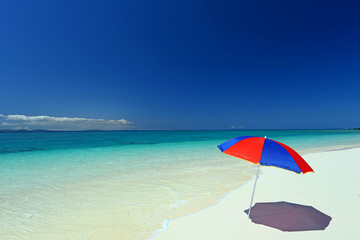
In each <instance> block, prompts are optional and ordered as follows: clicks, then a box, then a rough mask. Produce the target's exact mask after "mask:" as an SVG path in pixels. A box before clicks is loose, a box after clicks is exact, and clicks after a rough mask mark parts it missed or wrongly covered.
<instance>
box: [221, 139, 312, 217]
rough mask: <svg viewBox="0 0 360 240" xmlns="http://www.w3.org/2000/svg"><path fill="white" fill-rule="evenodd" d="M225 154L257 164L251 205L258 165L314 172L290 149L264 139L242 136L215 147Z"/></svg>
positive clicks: (300, 171) (298, 171)
mask: <svg viewBox="0 0 360 240" xmlns="http://www.w3.org/2000/svg"><path fill="white" fill-rule="evenodd" d="M217 147H218V148H219V149H220V151H222V152H223V153H225V154H228V155H231V156H234V157H237V158H241V159H244V160H246V161H249V162H252V163H255V164H259V165H258V170H257V174H256V178H255V185H254V190H253V195H252V197H251V203H250V209H249V214H248V215H249V217H250V211H251V205H252V201H253V197H254V192H255V187H256V181H257V178H258V174H259V168H260V165H263V166H274V167H279V168H283V169H286V170H290V171H293V172H296V173H298V174H300V173H307V172H314V171H313V169H312V168H311V167H310V166H309V164H307V163H306V161H305V160H304V159H303V158H302V157H301V156H300V155H299V154H298V153H297V152H296V151H295V150H293V149H292V148H290V147H288V146H286V145H285V144H283V143H280V142H278V141H275V140H271V139H268V138H266V137H252V136H242V137H236V138H233V139H231V140H229V141H226V142H224V143H222V144H220V145H219V146H217Z"/></svg>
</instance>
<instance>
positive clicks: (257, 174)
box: [248, 163, 260, 218]
mask: <svg viewBox="0 0 360 240" xmlns="http://www.w3.org/2000/svg"><path fill="white" fill-rule="evenodd" d="M259 169H260V163H259V166H258V169H257V172H256V177H255V184H254V190H253V193H252V196H251V202H250V208H249V214H248V218H250V212H251V206H252V202H253V199H254V194H255V188H256V182H257V179H258V176H259Z"/></svg>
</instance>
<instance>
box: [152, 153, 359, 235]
mask: <svg viewBox="0 0 360 240" xmlns="http://www.w3.org/2000/svg"><path fill="white" fill-rule="evenodd" d="M303 158H304V159H305V160H306V161H307V162H308V163H309V165H310V166H311V167H312V168H313V169H314V171H315V173H307V174H300V175H298V174H296V173H294V172H290V171H285V170H283V169H279V168H275V167H261V168H260V170H261V173H262V174H261V175H260V177H259V179H258V182H257V187H256V192H255V198H254V204H255V203H257V202H278V201H287V202H291V203H296V204H301V205H309V206H313V207H314V208H316V209H318V210H319V211H321V212H323V213H325V214H327V215H329V216H330V217H332V220H331V221H330V224H329V226H328V227H327V228H326V229H325V230H319V231H303V232H282V231H280V230H277V229H274V228H270V227H267V226H264V225H260V224H255V223H253V222H251V221H250V220H249V219H248V218H247V215H246V214H245V213H244V210H246V209H248V208H249V204H250V199H251V193H252V190H253V184H254V179H253V180H252V181H250V182H249V183H247V184H245V185H243V186H241V187H240V188H238V189H236V190H235V191H233V192H231V193H229V194H228V195H227V196H226V197H225V198H223V199H222V200H221V201H220V202H219V203H218V204H217V205H214V206H212V207H209V208H207V209H204V210H202V211H200V212H197V213H195V214H191V215H188V216H185V217H182V218H178V219H175V220H173V221H170V222H169V224H168V229H167V230H164V231H161V232H159V233H158V234H157V235H156V236H155V237H154V238H153V239H154V240H184V239H186V240H199V239H207V240H212V239H214V240H218V239H226V240H239V239H254V240H256V239H261V240H262V239H267V240H270V239H276V240H279V239H284V240H285V239H286V240H288V239H308V240H309V239H314V240H315V239H316V240H319V239H327V240H329V239H334V240H335V239H336V240H337V239H357V238H358V237H359V235H360V228H359V226H360V225H359V219H360V185H359V184H360V148H353V149H345V150H336V151H328V152H321V153H311V154H306V155H303ZM239 161H241V160H240V159H239Z"/></svg>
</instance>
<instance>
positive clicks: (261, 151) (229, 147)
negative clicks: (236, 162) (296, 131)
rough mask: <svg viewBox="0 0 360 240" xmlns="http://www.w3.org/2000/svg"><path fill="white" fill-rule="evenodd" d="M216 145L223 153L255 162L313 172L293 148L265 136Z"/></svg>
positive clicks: (246, 137) (236, 139) (241, 138)
mask: <svg viewBox="0 0 360 240" xmlns="http://www.w3.org/2000/svg"><path fill="white" fill-rule="evenodd" d="M217 147H218V148H219V149H220V150H221V151H222V152H223V153H225V154H228V155H231V156H234V157H238V158H241V159H244V160H247V161H250V162H252V163H255V164H257V163H260V165H263V166H275V167H279V168H283V169H287V170H290V171H293V172H296V173H307V172H314V171H313V170H312V168H311V167H310V166H309V165H308V164H307V163H306V162H305V160H304V159H303V158H302V157H301V156H300V155H299V154H298V153H297V152H295V150H293V149H292V148H290V147H288V146H286V145H285V144H283V143H280V142H277V141H275V140H271V139H268V138H266V137H252V136H243V137H237V138H233V139H231V140H229V141H226V142H224V143H222V144H220V145H219V146H217Z"/></svg>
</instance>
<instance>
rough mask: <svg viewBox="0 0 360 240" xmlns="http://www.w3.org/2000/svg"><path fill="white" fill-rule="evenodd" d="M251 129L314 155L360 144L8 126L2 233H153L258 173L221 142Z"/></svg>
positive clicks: (307, 133)
mask: <svg viewBox="0 0 360 240" xmlns="http://www.w3.org/2000/svg"><path fill="white" fill-rule="evenodd" d="M244 135H245V136H267V137H268V138H271V139H274V140H277V141H281V142H283V143H285V144H286V145H289V146H290V147H292V148H294V149H295V150H296V151H297V152H299V153H300V154H301V155H303V157H304V158H305V160H306V154H307V153H310V152H317V151H329V150H333V149H342V148H351V147H360V131H352V130H268V131H263V130H261V131H260V130H252V131H250V130H249V131H119V132H39V133H35V132H33V133H0V183H1V185H0V209H1V210H0V229H1V231H0V239H1V240H5V239H53V240H56V239H101V240H106V239H124V240H135V239H136V240H137V239H139V240H140V239H141V240H145V239H151V237H152V236H153V234H154V233H155V232H157V231H158V230H159V229H161V228H164V225H166V222H167V221H168V220H171V219H176V218H178V217H181V216H185V215H187V214H190V213H194V212H197V211H199V210H201V209H203V208H206V207H208V206H210V205H213V204H216V202H217V201H218V199H220V198H222V197H223V196H224V195H225V194H227V193H228V192H230V191H231V190H234V189H236V188H238V187H239V186H241V185H242V184H244V183H245V182H247V181H249V180H251V179H252V177H253V175H254V174H255V173H256V169H255V167H256V166H255V165H253V164H251V163H248V162H246V161H242V160H239V159H237V158H234V157H230V156H227V155H224V154H222V153H221V152H220V151H219V150H218V149H217V147H216V146H217V145H218V144H221V143H222V142H224V141H226V140H228V139H231V138H234V137H237V136H244ZM314 170H315V172H316V169H314Z"/></svg>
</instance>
